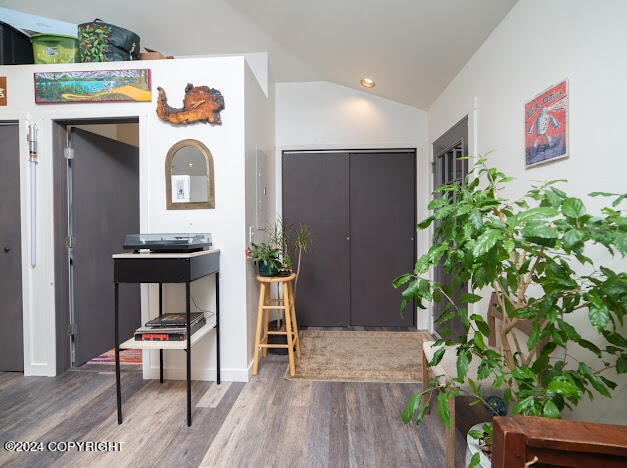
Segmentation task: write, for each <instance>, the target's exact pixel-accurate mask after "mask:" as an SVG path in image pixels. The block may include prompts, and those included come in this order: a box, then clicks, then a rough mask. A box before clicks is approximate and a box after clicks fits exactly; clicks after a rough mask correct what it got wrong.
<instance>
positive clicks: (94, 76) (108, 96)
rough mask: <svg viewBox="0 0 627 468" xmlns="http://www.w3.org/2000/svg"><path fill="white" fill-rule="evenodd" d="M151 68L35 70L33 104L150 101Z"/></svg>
mask: <svg viewBox="0 0 627 468" xmlns="http://www.w3.org/2000/svg"><path fill="white" fill-rule="evenodd" d="M151 100H152V92H151V88H150V70H149V69H134V70H98V71H74V72H67V71H66V72H43V73H35V103H37V104H59V103H64V104H65V103H76V102H112V101H116V102H119V101H122V102H150V101H151Z"/></svg>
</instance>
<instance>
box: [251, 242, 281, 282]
mask: <svg viewBox="0 0 627 468" xmlns="http://www.w3.org/2000/svg"><path fill="white" fill-rule="evenodd" d="M246 258H249V259H251V260H255V261H256V262H257V268H258V271H259V276H275V275H276V274H277V273H278V271H279V268H281V248H280V247H279V246H277V245H276V244H274V243H268V242H261V243H259V244H256V243H254V242H251V244H250V247H249V248H248V249H247V250H246Z"/></svg>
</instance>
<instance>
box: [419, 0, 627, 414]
mask: <svg viewBox="0 0 627 468" xmlns="http://www.w3.org/2000/svg"><path fill="white" fill-rule="evenodd" d="M626 24H627V2H624V1H623V0H604V1H601V2H590V1H588V0H552V1H551V2H546V1H542V0H524V1H520V2H518V3H517V4H516V5H515V6H514V8H513V9H512V11H511V12H510V13H509V15H508V16H507V17H506V18H505V19H504V20H503V22H502V23H501V24H500V25H499V26H498V27H497V28H496V29H495V31H494V32H493V33H492V34H491V35H490V37H489V38H488V39H487V40H486V42H485V43H484V44H483V46H482V47H481V48H480V49H479V50H478V51H477V53H476V54H475V55H474V56H473V57H472V59H471V60H470V61H469V62H468V63H467V65H466V66H465V67H464V69H463V70H462V71H461V72H460V73H459V74H458V76H457V77H456V78H455V80H453V82H452V83H451V84H450V85H449V86H448V87H447V88H446V90H445V91H444V92H443V93H442V95H441V96H440V97H439V98H438V100H437V101H436V102H435V103H434V104H433V106H432V107H431V108H430V109H429V111H428V118H429V141H430V142H433V141H434V140H435V139H437V138H438V137H439V136H440V135H441V134H442V133H444V132H445V131H446V130H447V129H448V128H450V127H451V126H452V125H453V124H455V123H456V122H457V121H458V120H459V119H460V118H461V117H462V116H463V115H465V114H468V113H470V114H471V115H472V110H473V108H474V107H475V106H476V108H477V112H476V115H475V116H474V117H475V118H474V119H473V121H474V124H476V126H474V125H473V128H470V129H469V132H470V133H471V141H472V142H473V146H474V147H475V149H476V151H477V152H478V153H479V154H484V153H485V152H487V151H489V150H493V149H495V150H497V152H495V153H493V154H492V155H490V162H491V163H492V164H494V165H496V166H497V167H498V168H499V169H501V170H502V171H503V172H505V173H506V174H508V175H511V176H514V177H516V178H517V179H518V180H519V184H517V185H516V186H515V187H516V188H515V191H516V192H517V193H516V194H521V193H523V192H524V191H526V189H527V188H528V187H529V184H530V182H531V181H533V180H547V179H553V178H560V179H561V178H565V179H568V180H569V183H568V184H567V185H564V187H563V188H564V189H565V190H566V191H567V192H568V193H569V194H571V195H572V196H578V197H581V198H583V199H584V201H585V202H586V204H587V206H588V208H589V209H590V211H593V209H598V207H599V204H600V201H599V200H597V199H590V198H589V197H587V196H586V195H587V194H588V193H590V192H592V191H595V190H600V191H607V192H615V193H620V192H622V191H624V190H625V177H624V174H625V170H626V169H627V154H625V150H624V145H623V144H622V136H623V135H624V133H625V128H626V127H627V117H626V116H625V110H624V109H625V105H626V104H627V87H625V84H624V77H625V76H626V75H627V60H625V50H627V28H626V27H625V25H626ZM564 78H568V80H569V95H570V103H569V107H570V111H569V117H570V123H569V129H570V150H569V152H570V157H569V158H568V159H565V160H559V161H555V162H553V163H547V164H544V165H540V166H536V167H533V168H530V169H525V166H524V131H525V128H524V113H523V106H524V104H525V103H526V102H527V101H529V100H531V99H532V98H533V97H534V96H535V95H536V94H538V93H540V92H542V91H544V90H545V89H546V88H548V87H550V86H551V85H553V84H556V83H558V82H560V81H562V80H563V79H564ZM474 132H476V133H475V135H476V138H473V137H472V134H473V133H474ZM516 194H513V195H516ZM595 252H596V254H597V255H599V253H598V251H595ZM598 258H601V263H602V264H605V265H610V264H611V265H613V266H614V267H616V268H621V269H623V270H624V265H625V263H624V260H621V259H614V260H611V259H609V258H607V256H606V255H603V256H602V257H598ZM586 320H587V319H586V318H585V316H582V317H579V318H578V319H577V320H576V321H575V322H574V323H576V324H579V326H580V332H582V333H583V332H588V334H589V335H590V336H589V339H590V340H591V341H594V342H597V343H600V342H601V340H600V337H599V336H598V335H597V334H595V333H593V332H591V331H590V328H589V327H586V326H585V323H586ZM573 352H574V353H575V354H576V353H577V350H573ZM619 382H620V383H621V385H620V387H619V388H618V389H617V390H616V393H615V397H614V398H613V399H612V400H609V399H607V398H604V397H601V396H598V397H597V398H595V400H594V402H593V403H589V402H586V404H583V405H581V406H580V407H579V408H578V409H577V410H576V411H575V412H574V413H573V414H572V415H570V416H569V417H570V418H572V419H583V420H592V421H599V422H607V423H612V422H614V423H620V424H624V421H625V416H626V415H627V409H626V407H625V404H624V403H625V385H626V384H627V379H624V378H621V379H619Z"/></svg>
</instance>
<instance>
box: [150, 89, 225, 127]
mask: <svg viewBox="0 0 627 468" xmlns="http://www.w3.org/2000/svg"><path fill="white" fill-rule="evenodd" d="M157 90H158V91H159V97H158V99H157V115H158V116H159V117H160V118H161V119H163V120H167V121H168V122H171V123H173V124H185V125H186V124H190V123H193V122H209V123H210V124H212V125H221V124H222V119H221V117H220V111H222V110H224V98H223V97H222V93H220V91H218V90H217V89H213V88H209V87H208V86H194V85H193V84H192V83H188V84H187V86H186V87H185V98H183V108H182V109H177V108H174V107H171V106H169V105H168V98H167V97H166V94H165V91H164V90H163V88H161V87H158V88H157Z"/></svg>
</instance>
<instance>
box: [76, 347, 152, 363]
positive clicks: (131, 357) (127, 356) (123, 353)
mask: <svg viewBox="0 0 627 468" xmlns="http://www.w3.org/2000/svg"><path fill="white" fill-rule="evenodd" d="M88 363H89V364H115V349H110V350H109V351H107V352H105V353H102V354H101V355H100V356H97V357H95V358H93V359H92V360H90V361H88ZM141 363H142V350H141V349H121V350H120V364H141Z"/></svg>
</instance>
